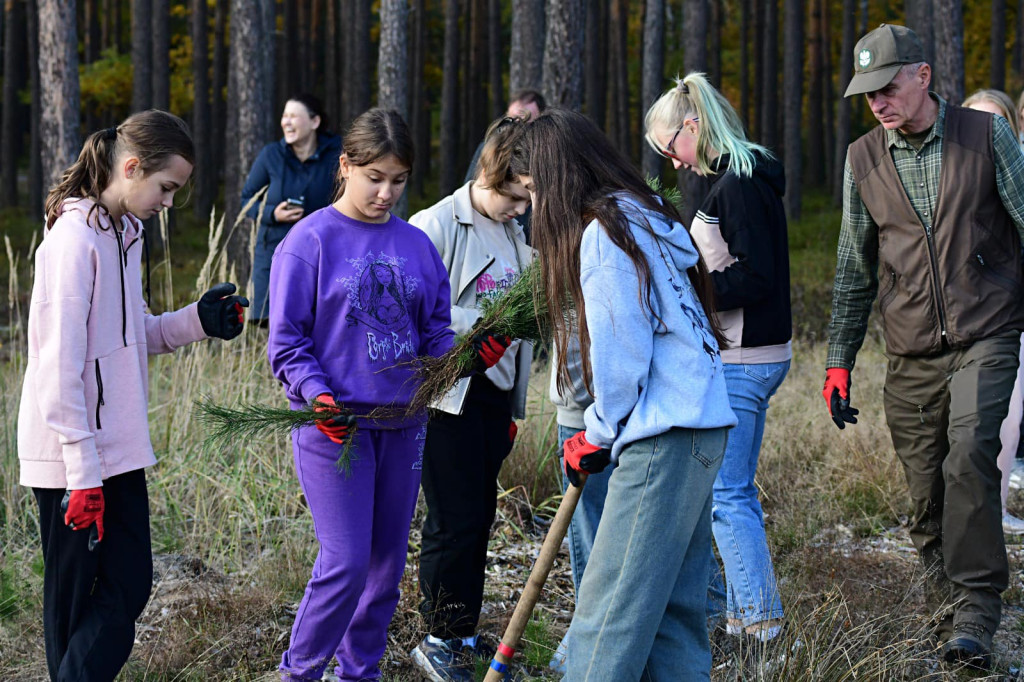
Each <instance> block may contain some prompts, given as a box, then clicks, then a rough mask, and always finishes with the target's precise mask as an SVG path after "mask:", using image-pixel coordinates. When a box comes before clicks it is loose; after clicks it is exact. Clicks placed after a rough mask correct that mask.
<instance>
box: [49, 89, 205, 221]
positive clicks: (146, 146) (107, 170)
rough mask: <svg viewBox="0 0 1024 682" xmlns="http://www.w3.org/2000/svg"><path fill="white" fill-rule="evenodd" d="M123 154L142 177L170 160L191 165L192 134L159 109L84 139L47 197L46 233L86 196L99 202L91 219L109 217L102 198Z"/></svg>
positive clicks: (177, 120)
mask: <svg viewBox="0 0 1024 682" xmlns="http://www.w3.org/2000/svg"><path fill="white" fill-rule="evenodd" d="M123 153H127V154H131V155H133V156H136V157H138V159H139V170H140V171H141V172H142V174H143V175H146V174H148V173H154V172H156V171H159V170H162V169H164V168H165V167H166V166H167V164H168V163H169V162H170V159H171V157H172V156H180V157H181V158H183V159H185V160H186V161H188V162H189V163H190V164H193V165H194V164H195V158H196V152H195V146H194V145H193V144H192V135H191V133H189V130H188V125H187V124H186V123H185V122H184V121H183V120H181V119H180V118H178V117H177V116H175V115H174V114H170V113H168V112H166V111H159V110H157V109H150V110H149V111H140V112H139V113H137V114H132V115H131V116H129V117H128V118H126V119H125V120H124V121H123V122H122V123H121V125H119V126H115V127H113V128H107V129H105V130H99V131H97V132H95V133H93V134H92V135H90V136H89V137H87V138H86V139H85V144H84V145H82V151H81V152H80V153H79V154H78V160H77V161H75V162H74V163H73V164H71V166H70V167H69V168H68V169H67V170H65V171H64V172H63V173H62V174H61V176H60V180H58V181H57V184H56V185H55V186H54V187H53V188H52V189H51V190H50V193H49V194H47V196H46V227H47V229H49V228H51V227H53V224H54V223H55V222H56V221H57V218H59V217H60V214H61V207H62V206H63V204H64V201H65V200H67V199H72V198H86V197H88V198H90V199H92V200H93V201H95V204H94V205H93V207H92V208H91V209H90V210H89V215H88V216H87V218H86V219H87V220H88V219H89V218H91V217H92V213H93V211H97V210H102V211H104V212H105V213H107V214H108V215H109V214H110V207H109V206H104V205H103V203H102V202H101V201H100V194H102V193H103V190H105V189H106V188H107V186H108V185H109V184H110V180H111V176H112V174H113V171H114V164H115V163H116V161H117V158H118V156H120V155H121V154H123ZM101 227H102V226H101Z"/></svg>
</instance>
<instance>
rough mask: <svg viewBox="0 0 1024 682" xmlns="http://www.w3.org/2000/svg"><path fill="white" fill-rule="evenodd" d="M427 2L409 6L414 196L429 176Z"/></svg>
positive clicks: (410, 116)
mask: <svg viewBox="0 0 1024 682" xmlns="http://www.w3.org/2000/svg"><path fill="white" fill-rule="evenodd" d="M426 11H427V9H426V0H413V7H412V41H411V42H412V48H411V49H410V51H409V73H410V74H411V76H412V77H411V83H410V85H409V91H410V92H412V93H414V96H413V99H412V110H411V111H410V114H409V127H410V128H411V132H412V139H413V142H414V143H415V145H416V161H415V162H414V163H413V169H412V187H413V188H414V189H415V191H416V193H417V194H423V182H424V180H425V179H426V177H427V175H428V174H429V173H430V155H431V149H430V111H431V108H432V104H433V102H431V100H430V96H431V93H430V92H429V91H428V90H427V88H426V87H425V85H424V69H425V67H426V64H425V61H426V40H427V19H426Z"/></svg>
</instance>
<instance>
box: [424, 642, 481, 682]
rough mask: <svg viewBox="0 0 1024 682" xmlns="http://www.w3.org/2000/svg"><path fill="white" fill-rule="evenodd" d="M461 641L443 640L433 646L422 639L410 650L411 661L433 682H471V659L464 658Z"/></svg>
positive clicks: (470, 651) (464, 653)
mask: <svg viewBox="0 0 1024 682" xmlns="http://www.w3.org/2000/svg"><path fill="white" fill-rule="evenodd" d="M465 649H466V648H465V647H463V646H462V640H461V639H445V640H441V642H440V643H438V644H434V643H433V642H431V641H430V640H428V639H426V638H424V639H423V641H422V642H420V643H419V644H418V645H417V646H416V648H415V649H413V650H412V654H411V656H412V660H413V663H415V664H416V667H418V668H419V669H420V670H422V671H423V673H424V674H425V675H426V676H427V678H429V679H431V680H433V682H473V669H472V667H471V666H472V659H471V658H470V657H469V656H466V654H467V653H470V654H471V653H472V650H469V651H465Z"/></svg>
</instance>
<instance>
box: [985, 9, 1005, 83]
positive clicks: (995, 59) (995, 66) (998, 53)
mask: <svg viewBox="0 0 1024 682" xmlns="http://www.w3.org/2000/svg"><path fill="white" fill-rule="evenodd" d="M989 59H990V60H991V62H992V71H991V77H990V78H989V84H990V85H989V87H992V88H994V89H996V90H1005V89H1006V0H992V37H991V43H990V50H989Z"/></svg>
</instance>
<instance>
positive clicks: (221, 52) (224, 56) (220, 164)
mask: <svg viewBox="0 0 1024 682" xmlns="http://www.w3.org/2000/svg"><path fill="white" fill-rule="evenodd" d="M230 2H231V0H217V4H216V5H215V6H214V19H213V25H214V28H213V89H212V92H211V93H210V94H211V98H210V112H211V114H212V116H211V118H212V119H213V125H212V131H213V139H214V140H215V141H216V144H215V145H214V149H213V156H212V159H211V164H212V167H213V170H212V171H211V177H212V179H213V181H214V182H215V183H218V182H219V181H220V179H221V174H222V173H223V171H224V168H225V166H226V165H227V157H228V150H227V144H225V143H224V140H226V139H227V138H226V131H227V125H228V122H227V106H226V105H227V102H226V100H225V92H224V90H225V88H226V87H227V81H228V49H227V41H226V40H225V38H226V36H227V33H226V31H227V28H228V16H229V8H230ZM232 219H233V216H232Z"/></svg>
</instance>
